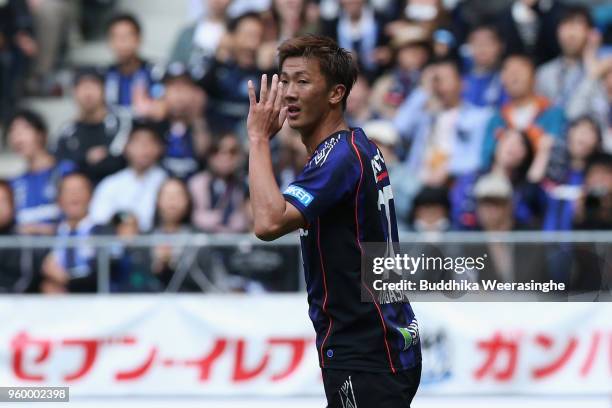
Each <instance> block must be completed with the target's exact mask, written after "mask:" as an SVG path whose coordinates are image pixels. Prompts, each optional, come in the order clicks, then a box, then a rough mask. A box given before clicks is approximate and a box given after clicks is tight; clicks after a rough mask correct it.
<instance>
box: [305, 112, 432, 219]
mask: <svg viewBox="0 0 612 408" xmlns="http://www.w3.org/2000/svg"><path fill="white" fill-rule="evenodd" d="M363 131H364V132H365V134H366V135H368V137H369V138H370V140H372V141H373V142H374V143H375V144H376V146H377V147H378V150H379V151H380V153H381V154H382V156H383V157H384V159H385V166H386V167H387V171H388V173H389V180H391V188H392V190H393V202H394V204H395V214H396V216H397V226H398V228H399V229H400V230H407V229H408V224H409V216H410V209H411V208H410V207H411V205H412V199H413V198H414V196H415V195H416V194H417V192H418V191H419V189H420V187H421V185H420V182H419V179H418V178H417V177H414V175H413V174H411V173H410V171H409V170H408V168H407V167H406V166H404V165H403V164H402V162H400V160H399V158H398V157H397V154H396V149H397V145H398V143H399V134H398V133H397V130H395V128H394V127H393V124H392V123H391V122H389V121H386V120H371V121H369V122H367V123H366V124H365V125H364V126H363ZM298 140H299V139H298Z"/></svg>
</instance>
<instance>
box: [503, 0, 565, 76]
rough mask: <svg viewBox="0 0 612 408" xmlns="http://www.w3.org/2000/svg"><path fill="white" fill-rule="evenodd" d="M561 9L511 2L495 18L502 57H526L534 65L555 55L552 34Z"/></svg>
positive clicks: (531, 0)
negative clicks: (501, 42)
mask: <svg viewBox="0 0 612 408" xmlns="http://www.w3.org/2000/svg"><path fill="white" fill-rule="evenodd" d="M562 9H563V5H562V4H561V3H560V2H558V1H547V0H514V2H513V3H512V4H511V5H510V6H509V7H508V8H506V9H505V10H504V11H502V12H501V13H500V14H499V16H498V17H497V19H496V20H497V21H496V25H497V26H498V27H499V28H500V32H501V35H502V38H504V40H505V42H506V55H513V54H524V55H528V56H529V57H530V58H531V59H532V60H533V61H535V62H536V63H537V64H538V65H539V64H541V63H543V62H546V61H549V60H551V59H552V58H554V57H556V56H557V55H558V54H559V44H558V43H557V38H556V36H555V33H556V31H557V24H558V22H559V17H560V13H561V10H562Z"/></svg>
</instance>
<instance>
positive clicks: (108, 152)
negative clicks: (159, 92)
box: [55, 68, 131, 185]
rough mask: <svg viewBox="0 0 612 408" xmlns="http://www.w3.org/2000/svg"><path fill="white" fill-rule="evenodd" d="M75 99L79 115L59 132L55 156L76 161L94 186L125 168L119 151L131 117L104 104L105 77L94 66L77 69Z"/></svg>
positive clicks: (59, 158)
mask: <svg viewBox="0 0 612 408" xmlns="http://www.w3.org/2000/svg"><path fill="white" fill-rule="evenodd" d="M74 100H75V101H76V104H77V108H78V113H77V115H78V116H77V118H76V120H74V121H73V122H71V123H68V124H67V125H66V126H65V127H64V128H63V129H62V130H61V131H60V133H59V138H58V142H57V148H56V150H55V157H56V158H57V159H58V160H70V161H72V162H73V163H75V164H76V165H77V166H78V168H79V170H80V171H82V172H83V173H85V174H86V175H87V176H88V177H89V179H90V180H91V181H92V182H93V183H94V185H95V184H97V183H98V182H99V181H100V180H102V179H103V178H104V177H106V176H108V175H110V174H112V173H115V172H117V171H119V170H121V169H122V168H123V167H125V160H124V159H123V156H122V154H123V149H124V147H125V143H126V142H127V138H128V134H129V132H130V126H131V118H130V117H129V115H127V114H126V113H125V112H124V111H122V110H116V109H112V108H108V107H107V106H106V101H105V99H104V77H103V75H102V73H101V72H100V71H98V70H96V69H94V68H86V69H82V70H80V71H79V72H77V74H76V76H75V79H74Z"/></svg>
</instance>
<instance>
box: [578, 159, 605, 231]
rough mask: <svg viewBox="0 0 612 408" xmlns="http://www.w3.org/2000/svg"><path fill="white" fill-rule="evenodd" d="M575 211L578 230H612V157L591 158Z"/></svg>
mask: <svg viewBox="0 0 612 408" xmlns="http://www.w3.org/2000/svg"><path fill="white" fill-rule="evenodd" d="M575 211H576V212H575V214H576V216H575V219H574V229H576V230H609V229H612V155H610V154H608V153H598V154H594V155H593V156H592V157H591V158H590V160H589V162H588V164H587V167H586V169H585V173H584V185H583V188H582V194H581V196H580V198H579V200H578V201H577V202H576V209H575Z"/></svg>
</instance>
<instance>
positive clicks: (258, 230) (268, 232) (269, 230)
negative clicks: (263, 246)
mask: <svg viewBox="0 0 612 408" xmlns="http://www.w3.org/2000/svg"><path fill="white" fill-rule="evenodd" d="M255 236H256V237H257V238H259V239H261V240H262V241H266V242H270V241H274V240H275V239H276V238H279V237H280V236H282V233H281V232H280V229H279V228H275V227H274V226H263V225H260V226H255Z"/></svg>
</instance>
